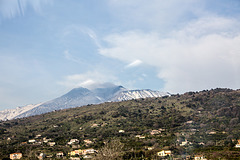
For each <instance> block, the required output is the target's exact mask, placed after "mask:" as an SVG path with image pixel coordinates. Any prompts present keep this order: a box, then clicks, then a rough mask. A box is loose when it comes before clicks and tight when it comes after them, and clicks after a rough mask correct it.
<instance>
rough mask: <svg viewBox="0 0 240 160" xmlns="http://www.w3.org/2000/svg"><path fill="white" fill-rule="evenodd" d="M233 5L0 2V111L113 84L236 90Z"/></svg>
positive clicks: (237, 44)
mask: <svg viewBox="0 0 240 160" xmlns="http://www.w3.org/2000/svg"><path fill="white" fill-rule="evenodd" d="M239 73H240V1H239V0H181V1H179V0H169V1H165V0H148V1H146V0H87V1H86V0H61V1H57V0H34V1H32V0H0V110H3V109H8V108H15V107H17V106H23V105H26V104H36V103H39V102H45V101H47V100H51V99H53V98H56V97H58V96H61V95H62V94H64V93H66V92H67V91H69V90H71V89H72V88H75V87H79V86H83V87H88V86H90V85H92V84H95V83H104V82H111V83H114V84H117V85H123V86H124V87H126V88H130V89H136V88H138V89H144V88H149V89H154V90H161V91H168V92H171V93H184V92H186V91H199V90H204V89H211V88H216V87H227V88H232V89H237V88H240V87H239V86H240V74H239Z"/></svg>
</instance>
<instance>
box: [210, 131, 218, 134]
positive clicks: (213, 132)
mask: <svg viewBox="0 0 240 160" xmlns="http://www.w3.org/2000/svg"><path fill="white" fill-rule="evenodd" d="M208 134H216V132H215V131H212V132H209V133H208Z"/></svg>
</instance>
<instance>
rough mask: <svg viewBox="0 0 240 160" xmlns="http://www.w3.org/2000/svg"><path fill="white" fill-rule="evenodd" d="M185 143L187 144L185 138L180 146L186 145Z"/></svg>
mask: <svg viewBox="0 0 240 160" xmlns="http://www.w3.org/2000/svg"><path fill="white" fill-rule="evenodd" d="M187 144H188V141H187V140H185V141H183V142H182V143H181V144H180V146H185V145H187Z"/></svg>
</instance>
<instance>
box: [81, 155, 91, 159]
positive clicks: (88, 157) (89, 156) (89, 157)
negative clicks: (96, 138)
mask: <svg viewBox="0 0 240 160" xmlns="http://www.w3.org/2000/svg"><path fill="white" fill-rule="evenodd" d="M83 158H84V159H92V158H93V157H92V156H91V155H85V156H83Z"/></svg>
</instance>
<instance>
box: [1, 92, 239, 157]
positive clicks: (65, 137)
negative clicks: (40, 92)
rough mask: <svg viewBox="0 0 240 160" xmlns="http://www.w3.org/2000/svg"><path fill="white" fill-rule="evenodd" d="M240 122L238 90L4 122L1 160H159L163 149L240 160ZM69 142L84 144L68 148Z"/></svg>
mask: <svg viewBox="0 0 240 160" xmlns="http://www.w3.org/2000/svg"><path fill="white" fill-rule="evenodd" d="M239 118H240V90H230V89H213V90H209V91H201V92H188V93H185V94H183V95H172V96H170V97H162V98H146V99H137V100H130V101H123V102H107V103H103V104H99V105H87V106H83V107H77V108H72V109H65V110H60V111H55V112H51V113H47V114H43V115H38V116H32V117H27V118H21V119H15V120H10V121H2V122H0V157H1V158H2V159H4V158H9V154H11V153H15V152H21V153H23V156H24V157H25V158H26V159H31V160H33V159H37V156H38V155H39V154H40V153H46V154H47V155H49V156H50V155H52V159H53V158H54V157H56V153H57V152H59V151H62V152H63V153H64V155H65V156H68V153H69V152H70V151H72V150H74V148H81V149H84V148H94V149H96V150H99V152H98V154H96V156H95V157H94V159H101V158H102V157H103V156H106V155H107V156H109V157H107V158H106V159H158V158H159V157H157V156H156V153H157V152H158V151H161V150H162V149H169V150H171V151H172V152H173V155H174V156H175V157H177V158H184V156H183V155H185V156H186V155H192V156H193V155H196V154H203V155H205V156H206V157H207V158H209V159H218V158H225V159H240V158H237V157H240V149H238V148H235V147H234V146H235V144H236V143H237V139H240V137H239V135H240V134H239V133H240V132H239V130H240V123H239ZM119 130H123V132H119ZM153 130H155V131H153ZM151 133H152V134H151ZM38 135H39V136H38ZM140 136H142V137H141V138H140ZM44 138H45V139H51V140H50V141H52V142H56V145H54V146H52V147H51V146H49V145H48V143H44ZM31 139H35V140H36V141H37V142H38V143H37V142H35V143H29V142H28V141H29V140H31ZM70 139H78V140H79V141H80V142H79V143H78V144H76V145H75V144H71V145H68V144H67V143H68V142H69V141H70ZM86 139H88V140H90V141H91V142H93V143H86V142H84V140H86ZM184 142H185V143H184ZM116 144H118V146H119V147H118V148H117V147H116ZM119 149H120V150H119ZM109 152H111V153H113V154H106V153H109ZM111 156H112V158H111Z"/></svg>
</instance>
